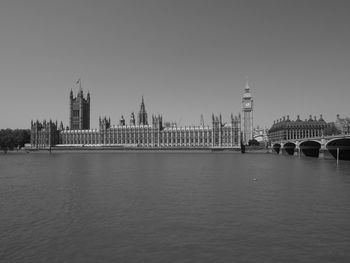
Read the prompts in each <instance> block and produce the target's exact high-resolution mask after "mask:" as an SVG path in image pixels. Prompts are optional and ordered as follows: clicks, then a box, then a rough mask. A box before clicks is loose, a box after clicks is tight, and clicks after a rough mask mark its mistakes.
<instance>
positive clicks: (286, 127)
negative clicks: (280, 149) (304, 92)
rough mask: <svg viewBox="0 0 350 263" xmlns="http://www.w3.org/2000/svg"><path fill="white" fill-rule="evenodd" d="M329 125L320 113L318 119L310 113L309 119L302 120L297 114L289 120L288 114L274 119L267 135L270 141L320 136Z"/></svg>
mask: <svg viewBox="0 0 350 263" xmlns="http://www.w3.org/2000/svg"><path fill="white" fill-rule="evenodd" d="M329 126H330V125H329V124H328V123H326V122H325V121H324V120H323V118H322V115H320V118H319V119H317V118H316V116H315V117H314V118H312V116H311V115H310V117H309V119H305V120H304V121H302V120H300V117H299V115H298V117H297V119H296V120H295V121H292V120H290V119H289V116H287V118H286V117H283V118H281V119H279V120H277V121H274V123H273V125H272V127H271V128H270V130H269V135H268V136H269V140H270V141H271V142H278V141H283V140H294V139H303V138H312V137H321V136H323V135H324V131H325V129H327V128H329Z"/></svg>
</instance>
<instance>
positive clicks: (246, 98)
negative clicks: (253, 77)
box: [242, 80, 253, 144]
mask: <svg viewBox="0 0 350 263" xmlns="http://www.w3.org/2000/svg"><path fill="white" fill-rule="evenodd" d="M242 113H243V114H242V115H243V125H242V126H243V127H242V128H243V129H242V137H243V138H242V141H243V143H244V144H248V143H249V140H252V139H253V98H252V94H251V93H250V87H249V84H248V80H247V81H246V85H245V88H244V94H243V99H242Z"/></svg>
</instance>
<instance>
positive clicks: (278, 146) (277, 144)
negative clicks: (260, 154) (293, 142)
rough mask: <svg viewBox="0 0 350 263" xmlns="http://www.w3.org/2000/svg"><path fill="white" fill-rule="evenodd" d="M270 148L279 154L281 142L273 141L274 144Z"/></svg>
mask: <svg viewBox="0 0 350 263" xmlns="http://www.w3.org/2000/svg"><path fill="white" fill-rule="evenodd" d="M272 149H273V150H274V151H275V152H276V153H277V154H279V153H280V151H281V144H279V143H275V144H274V145H273V146H272Z"/></svg>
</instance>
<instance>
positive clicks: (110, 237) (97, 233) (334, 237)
mask: <svg viewBox="0 0 350 263" xmlns="http://www.w3.org/2000/svg"><path fill="white" fill-rule="evenodd" d="M0 212H1V213H0V233H1V235H0V262H350V249H349V248H350V162H346V161H344V162H340V163H339V165H338V166H337V165H336V162H335V161H334V160H319V159H312V158H298V157H290V156H281V155H272V154H244V155H242V154H237V153H190V152H185V153H175V152H169V153H156V152H152V153H142V152H141V153H138V152H68V153H67V152H66V153H63V152H58V153H57V152H54V153H52V154H51V155H50V154H48V153H30V154H14V153H10V154H7V155H3V154H1V155H0Z"/></svg>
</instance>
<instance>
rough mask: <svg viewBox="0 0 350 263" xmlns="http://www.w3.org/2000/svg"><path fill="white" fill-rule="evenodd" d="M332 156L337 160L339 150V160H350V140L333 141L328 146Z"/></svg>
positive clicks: (338, 139)
mask: <svg viewBox="0 0 350 263" xmlns="http://www.w3.org/2000/svg"><path fill="white" fill-rule="evenodd" d="M326 148H327V150H328V151H329V152H330V154H331V155H332V156H333V157H334V158H337V151H338V150H337V149H339V160H350V138H337V139H332V140H330V141H329V142H327V144H326Z"/></svg>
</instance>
